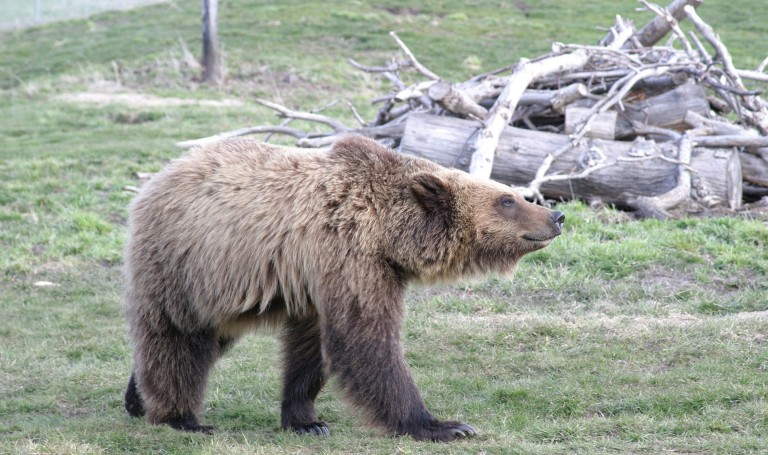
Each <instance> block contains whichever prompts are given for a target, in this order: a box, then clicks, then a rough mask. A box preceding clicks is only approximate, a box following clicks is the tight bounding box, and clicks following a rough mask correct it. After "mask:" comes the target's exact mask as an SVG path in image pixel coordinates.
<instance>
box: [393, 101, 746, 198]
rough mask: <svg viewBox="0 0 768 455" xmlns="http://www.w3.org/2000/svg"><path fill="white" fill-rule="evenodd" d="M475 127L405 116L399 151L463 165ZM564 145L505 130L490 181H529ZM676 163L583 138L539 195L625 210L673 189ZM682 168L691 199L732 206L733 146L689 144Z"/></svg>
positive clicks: (659, 152) (650, 144)
mask: <svg viewBox="0 0 768 455" xmlns="http://www.w3.org/2000/svg"><path fill="white" fill-rule="evenodd" d="M481 128H482V125H481V124H480V123H479V122H476V121H472V120H464V119H459V118H455V117H445V116H435V115H428V114H412V115H410V116H409V117H408V120H407V122H406V125H405V132H404V134H403V138H402V140H401V142H400V151H401V152H403V153H408V154H412V155H418V156H421V157H424V158H427V159H429V160H432V161H435V162H437V163H439V164H442V165H444V166H448V167H454V168H458V169H462V170H467V169H468V167H469V164H470V160H471V156H472V154H471V153H472V151H471V147H470V146H471V145H472V144H473V142H474V141H473V138H474V136H475V135H476V134H478V131H480V129H481ZM568 142H569V138H568V137H567V136H565V135H560V134H553V133H547V132H542V131H533V130H527V129H521V128H514V127H506V128H505V129H504V130H503V131H502V133H501V136H500V138H499V145H498V147H497V149H496V155H495V157H494V166H493V172H492V173H491V178H492V179H494V180H497V181H499V182H502V183H505V184H509V185H513V186H516V187H524V186H526V185H528V183H529V182H531V181H532V180H533V179H534V178H535V176H536V172H537V170H538V169H539V167H540V165H541V163H542V161H544V159H546V157H547V156H548V155H549V154H550V153H551V152H552V151H554V150H559V149H561V148H563V147H565V146H567V144H568ZM679 166H680V163H679V162H678V157H677V147H676V146H674V145H670V144H668V143H664V144H657V143H656V142H654V141H650V140H642V139H638V140H636V141H633V142H621V141H611V140H603V139H589V138H586V139H584V140H582V141H580V142H579V143H578V144H577V145H576V146H573V147H571V148H570V149H568V150H567V151H566V152H565V153H563V154H562V155H560V158H559V159H558V160H557V161H555V162H554V163H553V164H552V167H551V168H550V171H549V173H548V175H547V176H546V177H545V179H544V182H543V184H542V185H541V193H542V194H543V195H544V196H546V197H548V198H551V199H555V200H558V199H563V200H569V199H582V200H587V201H596V200H600V201H603V202H605V203H609V204H616V205H619V206H622V207H626V206H629V205H630V204H628V202H629V200H630V199H631V198H637V197H640V196H646V197H654V196H659V195H661V194H663V193H667V192H669V191H671V190H673V189H674V188H675V187H676V186H677V184H678V173H679ZM689 166H690V169H691V171H692V181H693V183H692V184H691V186H692V189H691V198H692V199H693V198H697V199H698V200H699V201H700V202H702V203H704V204H705V205H707V206H715V205H722V206H725V207H729V208H737V207H738V206H739V205H740V204H741V196H742V193H741V191H742V187H741V181H742V177H741V166H740V161H739V154H738V153H737V152H736V151H735V150H732V149H728V150H726V149H710V148H702V147H695V148H694V149H693V151H692V153H691V160H690V165H689ZM547 177H549V178H547ZM628 182H631V185H629V186H628ZM699 194H701V195H702V196H701V197H699Z"/></svg>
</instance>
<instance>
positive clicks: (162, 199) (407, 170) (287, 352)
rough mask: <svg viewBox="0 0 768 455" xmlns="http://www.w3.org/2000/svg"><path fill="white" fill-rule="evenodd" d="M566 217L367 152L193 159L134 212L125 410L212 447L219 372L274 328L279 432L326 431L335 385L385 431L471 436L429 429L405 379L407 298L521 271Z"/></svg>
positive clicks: (457, 175)
mask: <svg viewBox="0 0 768 455" xmlns="http://www.w3.org/2000/svg"><path fill="white" fill-rule="evenodd" d="M563 219H564V215H563V214H562V213H560V212H553V211H551V210H548V209H546V208H543V207H539V206H536V205H534V204H531V203H529V202H526V201H525V200H524V199H522V198H521V197H520V196H519V195H517V194H515V193H514V192H513V191H511V190H510V189H509V187H507V186H504V185H501V184H497V183H494V182H491V181H487V180H480V179H477V178H474V177H472V176H470V175H468V174H466V173H464V172H461V171H457V170H449V169H445V168H442V167H440V166H438V165H436V164H434V163H431V162H429V161H426V160H423V159H419V158H415V157H410V156H405V155H401V154H398V153H396V152H394V151H392V150H389V149H387V148H385V147H383V146H381V145H379V144H378V143H377V142H375V141H373V140H370V139H366V138H362V137H357V136H350V137H347V138H345V139H342V140H340V141H338V142H337V143H336V144H335V145H334V146H333V147H332V149H331V150H330V151H307V150H300V149H289V148H283V147H277V146H271V145H266V144H262V143H259V142H256V141H253V140H246V139H234V140H227V141H222V142H218V143H216V144H213V145H209V146H207V147H203V148H200V149H196V150H193V151H191V152H190V153H188V154H187V155H185V156H184V157H182V158H180V159H178V160H176V161H173V162H172V163H171V164H169V165H168V166H167V167H166V168H165V169H164V170H163V171H162V172H160V173H159V174H158V175H156V176H155V177H153V178H152V179H151V180H150V181H149V182H148V183H147V184H146V185H145V186H144V187H143V188H142V190H141V193H140V194H139V196H137V197H136V199H135V200H134V202H133V203H132V207H131V216H130V237H129V240H128V244H127V247H126V264H125V273H126V281H127V284H126V291H125V307H126V314H127V318H128V322H129V326H130V336H131V339H132V341H133V346H134V357H133V373H132V374H131V378H130V381H129V384H128V390H127V391H126V396H125V398H126V403H125V406H126V409H127V410H128V412H129V413H130V414H131V415H134V416H140V415H144V414H146V415H147V417H148V419H149V422H151V423H153V424H168V425H170V426H172V427H173V428H176V429H180V430H187V431H202V432H209V431H211V430H212V427H208V426H203V425H200V423H199V420H198V414H199V412H200V410H201V407H202V402H203V395H204V392H205V387H206V382H207V379H208V374H209V372H210V369H211V367H212V366H213V364H214V363H215V362H216V360H217V359H218V358H219V357H220V356H221V355H222V354H223V353H224V352H225V351H226V350H227V348H228V347H229V346H231V345H232V343H233V342H234V341H235V340H237V339H238V338H239V337H240V336H242V335H243V334H244V333H246V332H248V331H250V330H253V329H255V328H258V327H259V326H264V325H270V326H273V327H278V328H279V329H280V331H281V336H282V341H283V357H284V376H283V381H284V383H283V396H282V419H281V420H282V422H281V423H282V427H283V428H285V429H292V430H294V431H297V432H300V433H313V434H328V433H329V430H328V427H327V425H326V424H325V423H323V422H321V421H319V420H318V418H317V416H316V415H315V410H314V404H313V403H314V400H315V397H316V396H317V394H318V393H319V392H320V389H321V388H322V387H323V384H324V382H325V379H326V378H327V377H328V376H329V375H335V376H336V377H337V378H338V382H339V384H340V386H341V388H342V389H343V390H344V392H345V394H346V395H347V396H348V398H349V399H350V400H351V402H352V403H353V404H355V405H356V406H358V407H359V408H361V409H363V410H364V411H365V412H366V414H367V415H368V416H369V417H370V419H371V422H372V423H373V424H375V425H377V426H380V427H383V428H384V429H386V430H387V431H389V432H391V433H394V434H408V435H411V436H413V437H414V438H416V439H420V440H422V439H426V440H435V441H447V440H452V439H456V438H460V437H464V436H469V435H473V434H474V433H475V431H474V430H473V429H472V427H470V426H469V425H465V424H462V423H459V422H447V421H441V420H437V419H436V418H434V417H433V416H432V415H431V414H430V413H429V411H427V409H426V407H425V405H424V402H423V401H422V399H421V397H420V395H419V392H418V390H417V389H416V386H415V384H414V382H413V379H412V378H411V374H410V372H409V370H408V367H407V365H406V362H405V358H404V356H403V348H402V343H401V340H400V329H401V325H402V320H403V313H404V311H405V308H404V303H403V293H404V290H405V288H406V285H407V284H408V283H410V282H423V283H430V282H435V281H438V280H439V281H445V280H454V279H457V278H459V277H467V276H472V275H478V274H483V273H487V272H500V273H506V272H509V271H511V270H512V269H513V268H514V266H515V264H516V263H517V261H518V260H519V259H520V257H522V256H523V255H524V254H526V253H529V252H531V251H534V250H538V249H539V248H542V247H544V246H545V245H547V244H548V243H549V242H550V241H551V240H552V239H553V238H554V237H556V236H557V235H559V234H560V232H561V229H562V223H563Z"/></svg>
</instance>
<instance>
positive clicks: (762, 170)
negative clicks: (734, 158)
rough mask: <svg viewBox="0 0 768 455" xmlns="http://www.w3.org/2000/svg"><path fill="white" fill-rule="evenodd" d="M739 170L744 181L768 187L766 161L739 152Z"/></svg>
mask: <svg viewBox="0 0 768 455" xmlns="http://www.w3.org/2000/svg"><path fill="white" fill-rule="evenodd" d="M741 172H742V174H743V175H744V181H745V182H749V183H753V184H755V185H760V186H765V187H768V161H766V160H765V159H763V158H761V157H759V156H755V155H752V154H750V153H742V154H741Z"/></svg>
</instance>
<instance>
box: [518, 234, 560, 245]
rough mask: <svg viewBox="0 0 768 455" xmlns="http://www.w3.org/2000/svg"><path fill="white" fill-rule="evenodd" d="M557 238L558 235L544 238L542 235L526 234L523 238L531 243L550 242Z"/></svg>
mask: <svg viewBox="0 0 768 455" xmlns="http://www.w3.org/2000/svg"><path fill="white" fill-rule="evenodd" d="M555 237H557V235H550V236H542V235H535V234H525V235H524V236H523V238H524V239H525V240H530V241H531V242H542V243H543V242H549V241H551V240H552V239H554V238H555Z"/></svg>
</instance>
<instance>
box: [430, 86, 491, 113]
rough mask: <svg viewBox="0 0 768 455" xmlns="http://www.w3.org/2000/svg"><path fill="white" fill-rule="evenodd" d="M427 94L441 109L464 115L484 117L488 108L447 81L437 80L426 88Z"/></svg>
mask: <svg viewBox="0 0 768 455" xmlns="http://www.w3.org/2000/svg"><path fill="white" fill-rule="evenodd" d="M427 96H429V97H430V98H431V99H432V101H434V102H436V103H438V104H439V105H440V106H442V107H443V109H445V110H447V111H449V112H453V113H454V114H458V115H461V116H464V117H469V116H472V117H475V118H477V119H479V120H482V119H484V118H485V116H486V115H487V114H488V110H487V109H486V108H484V107H482V106H480V105H479V104H477V103H476V102H475V101H474V100H473V99H472V98H470V97H469V96H468V95H467V94H465V93H464V92H462V91H461V90H459V89H458V88H456V87H454V86H453V85H451V84H450V83H448V82H445V81H439V82H436V83H434V84H432V85H431V86H430V87H429V88H428V89H427Z"/></svg>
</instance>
